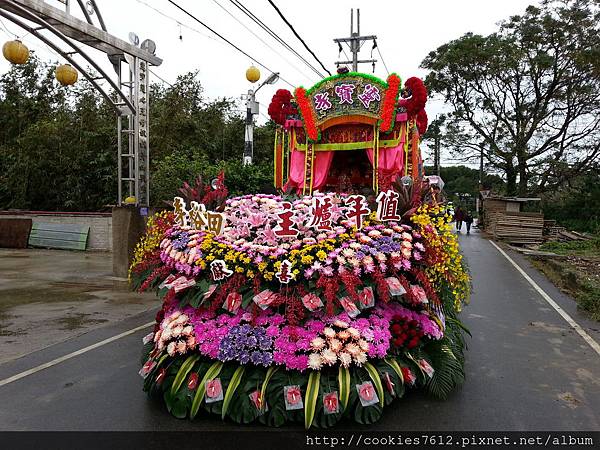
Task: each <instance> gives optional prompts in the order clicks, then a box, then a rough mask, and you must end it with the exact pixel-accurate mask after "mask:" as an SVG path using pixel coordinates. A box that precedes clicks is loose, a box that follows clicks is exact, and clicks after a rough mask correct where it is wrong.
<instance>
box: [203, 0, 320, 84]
mask: <svg viewBox="0 0 600 450" xmlns="http://www.w3.org/2000/svg"><path fill="white" fill-rule="evenodd" d="M213 2H214V3H215V4H217V6H219V8H221V9H222V10H223V11H225V12H226V13H227V14H228V15H229V16H230V17H231V18H232V19H234V20H235V21H236V22H237V23H239V24H240V25H241V26H243V27H244V28H245V29H246V30H248V31H249V32H250V33H251V34H252V35H253V36H254V37H255V38H256V39H258V40H259V41H260V42H262V43H263V44H264V45H265V46H266V47H267V48H269V49H271V50H272V51H273V53H275V54H276V55H277V56H279V57H280V58H281V59H283V60H284V61H285V62H286V63H288V64H289V65H290V66H291V67H293V68H294V69H296V71H297V72H298V73H300V74H301V75H302V76H304V77H306V78H308V79H310V78H311V77H310V76H308V75H307V74H305V73H304V72H302V70H300V69H299V68H298V67H296V66H295V65H294V64H293V63H292V62H290V61H289V60H288V59H287V58H286V57H285V56H283V55H282V54H281V53H279V52H278V51H277V50H276V49H274V48H273V47H272V46H271V45H270V44H269V43H268V42H266V41H265V40H264V39H263V38H261V37H260V36H259V35H258V34H256V33H255V32H254V31H252V29H250V28H249V27H248V26H247V25H246V24H245V23H244V22H242V21H241V20H240V19H238V18H237V17H236V16H235V15H234V14H232V13H231V12H230V11H229V10H228V9H227V8H225V7H224V6H223V5H221V4H220V3H219V2H218V1H217V0H213Z"/></svg>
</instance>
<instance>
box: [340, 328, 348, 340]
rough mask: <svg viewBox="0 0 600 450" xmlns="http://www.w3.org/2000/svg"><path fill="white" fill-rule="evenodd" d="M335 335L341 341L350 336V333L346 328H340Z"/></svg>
mask: <svg viewBox="0 0 600 450" xmlns="http://www.w3.org/2000/svg"><path fill="white" fill-rule="evenodd" d="M337 335H338V338H339V339H341V340H342V341H345V340H347V339H349V338H350V333H348V331H347V330H342V331H340V332H339V333H338V334H337Z"/></svg>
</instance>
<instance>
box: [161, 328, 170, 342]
mask: <svg viewBox="0 0 600 450" xmlns="http://www.w3.org/2000/svg"><path fill="white" fill-rule="evenodd" d="M169 339H171V329H170V328H165V330H164V331H163V332H162V335H161V340H162V341H168V340H169Z"/></svg>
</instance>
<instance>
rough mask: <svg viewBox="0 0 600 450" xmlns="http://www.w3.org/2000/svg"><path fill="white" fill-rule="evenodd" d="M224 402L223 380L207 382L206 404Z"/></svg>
mask: <svg viewBox="0 0 600 450" xmlns="http://www.w3.org/2000/svg"><path fill="white" fill-rule="evenodd" d="M220 400H223V387H222V386H221V380H220V379H219V378H215V379H213V380H208V381H207V382H206V403H214V402H218V401H220Z"/></svg>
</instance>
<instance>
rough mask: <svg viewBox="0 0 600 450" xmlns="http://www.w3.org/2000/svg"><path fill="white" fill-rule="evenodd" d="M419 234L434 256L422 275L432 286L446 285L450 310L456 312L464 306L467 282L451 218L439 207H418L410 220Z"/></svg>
mask: <svg viewBox="0 0 600 450" xmlns="http://www.w3.org/2000/svg"><path fill="white" fill-rule="evenodd" d="M412 221H413V223H414V224H415V225H416V227H417V229H418V231H419V233H421V234H422V235H423V237H424V238H425V241H426V242H427V246H428V247H429V248H430V249H431V253H432V254H434V255H436V257H435V259H434V261H432V265H431V266H430V267H428V268H427V269H426V270H425V272H426V273H427V276H428V277H429V280H430V281H431V282H432V283H433V284H434V285H438V286H439V285H440V284H441V283H443V282H446V283H447V284H448V285H449V287H450V289H451V290H452V296H453V298H454V309H455V310H456V311H457V312H460V311H461V309H462V305H463V304H464V303H468V301H469V295H470V293H471V279H470V277H469V274H468V272H467V271H466V270H465V265H464V264H463V256H462V254H461V253H460V250H459V246H458V239H457V237H456V235H455V234H454V233H452V225H451V221H452V217H451V216H450V215H449V214H448V213H447V212H446V211H445V209H444V208H443V207H440V206H429V205H423V206H421V207H420V208H419V209H418V210H417V213H416V214H415V215H413V217H412Z"/></svg>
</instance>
